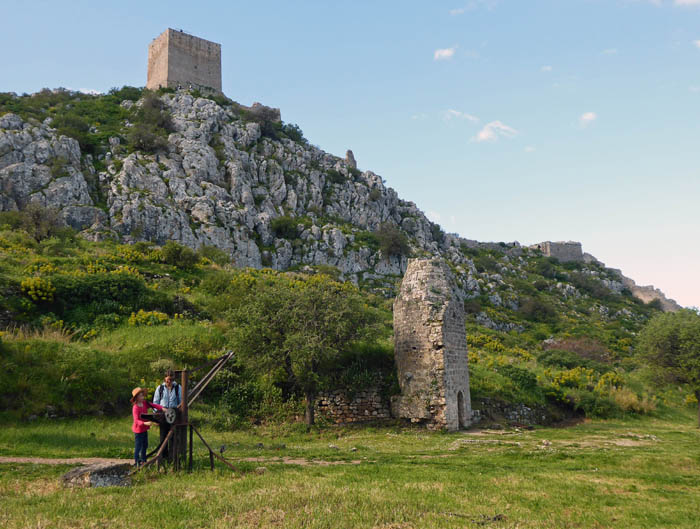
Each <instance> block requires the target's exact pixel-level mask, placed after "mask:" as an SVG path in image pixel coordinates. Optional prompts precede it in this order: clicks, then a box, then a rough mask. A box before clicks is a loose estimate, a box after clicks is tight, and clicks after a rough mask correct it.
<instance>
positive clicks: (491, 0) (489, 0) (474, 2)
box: [449, 0, 498, 17]
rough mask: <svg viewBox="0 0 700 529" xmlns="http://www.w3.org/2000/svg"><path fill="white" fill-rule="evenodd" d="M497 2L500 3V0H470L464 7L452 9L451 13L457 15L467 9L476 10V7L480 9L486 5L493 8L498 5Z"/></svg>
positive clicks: (487, 7)
mask: <svg viewBox="0 0 700 529" xmlns="http://www.w3.org/2000/svg"><path fill="white" fill-rule="evenodd" d="M496 4H498V0H470V1H469V2H467V3H466V4H465V5H463V6H462V7H456V8H454V9H450V11H449V13H450V16H453V17H454V16H457V15H463V14H464V13H466V12H467V11H474V10H475V9H479V8H480V7H485V8H486V9H493V8H494V7H496Z"/></svg>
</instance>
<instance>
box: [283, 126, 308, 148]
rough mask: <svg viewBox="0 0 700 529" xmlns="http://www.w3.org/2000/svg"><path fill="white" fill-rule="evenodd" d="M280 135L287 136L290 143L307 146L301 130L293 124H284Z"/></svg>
mask: <svg viewBox="0 0 700 529" xmlns="http://www.w3.org/2000/svg"><path fill="white" fill-rule="evenodd" d="M281 132H282V134H284V135H285V136H287V138H289V139H290V140H292V141H295V142H297V143H301V144H302V145H308V144H309V141H308V140H307V139H306V138H305V137H304V133H303V132H302V130H301V128H300V127H299V125H297V124H294V123H285V124H283V125H282V131H281Z"/></svg>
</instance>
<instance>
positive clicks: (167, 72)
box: [146, 28, 221, 94]
mask: <svg viewBox="0 0 700 529" xmlns="http://www.w3.org/2000/svg"><path fill="white" fill-rule="evenodd" d="M161 87H165V88H178V87H181V88H196V89H198V90H201V91H203V92H209V93H215V94H220V93H221V44H217V43H216V42H210V41H208V40H204V39H200V38H199V37H195V36H194V35H189V34H187V33H185V32H183V31H182V30H174V29H170V28H168V29H166V30H165V31H164V32H163V33H161V34H160V35H158V36H157V37H156V38H155V39H153V42H151V44H150V45H149V46H148V81H147V82H146V88H149V89H151V90H157V89H158V88H161Z"/></svg>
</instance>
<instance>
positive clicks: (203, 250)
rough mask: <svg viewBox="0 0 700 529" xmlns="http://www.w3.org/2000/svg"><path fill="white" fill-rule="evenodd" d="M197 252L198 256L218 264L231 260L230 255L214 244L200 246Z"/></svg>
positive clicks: (221, 264) (227, 262) (224, 263)
mask: <svg viewBox="0 0 700 529" xmlns="http://www.w3.org/2000/svg"><path fill="white" fill-rule="evenodd" d="M197 253H198V254H199V256H200V257H204V258H206V259H209V260H210V261H211V262H212V263H216V264H218V265H219V266H224V265H226V264H229V263H230V262H231V256H229V254H227V253H226V252H224V251H223V250H220V249H219V248H217V247H216V246H208V245H204V246H201V247H200V248H199V250H198V251H197Z"/></svg>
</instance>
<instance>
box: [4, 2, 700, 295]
mask: <svg viewBox="0 0 700 529" xmlns="http://www.w3.org/2000/svg"><path fill="white" fill-rule="evenodd" d="M2 13H3V31H2V32H0V47H1V48H0V49H2V50H3V54H2V56H1V58H0V72H2V74H0V91H14V92H18V93H22V92H34V91H36V90H39V89H41V88H42V87H52V88H53V87H57V86H64V87H69V88H73V89H82V90H99V91H105V90H108V89H109V88H110V87H113V86H121V85H124V84H129V85H137V86H143V85H144V84H145V80H146V58H147V46H148V43H149V42H150V41H151V39H153V38H154V37H156V36H157V35H158V34H159V33H161V32H162V31H163V30H164V29H165V28H167V27H173V28H182V29H184V30H185V31H188V32H190V33H193V34H196V35H198V36H201V37H204V38H207V39H210V40H213V41H216V42H220V43H221V44H222V46H223V51H222V66H223V83H224V92H225V93H226V95H228V96H229V97H231V98H232V99H234V100H237V101H239V102H241V103H244V104H250V103H252V102H254V101H260V102H262V103H264V104H267V105H271V106H276V107H280V108H281V110H282V117H283V119H284V120H285V121H288V122H292V123H298V124H299V125H300V126H301V128H302V129H303V130H304V133H305V135H306V136H307V138H309V140H310V141H311V142H312V143H314V144H317V145H319V146H321V147H322V148H323V149H325V150H327V151H329V152H332V153H334V154H337V155H344V153H345V150H346V149H348V148H351V149H352V150H353V151H354V153H355V157H356V158H357V161H358V164H359V166H360V168H361V169H371V170H373V171H375V172H377V173H379V174H381V175H382V176H383V177H384V178H385V179H386V181H387V184H388V185H390V186H392V187H394V188H395V189H396V190H397V191H398V192H399V195H400V196H401V197H402V198H404V199H406V200H412V201H414V202H416V204H417V205H418V206H419V207H420V208H421V209H423V210H424V211H425V212H426V213H428V215H429V216H430V217H431V218H432V219H433V220H436V221H437V222H439V223H440V224H441V225H442V226H443V228H444V229H445V230H446V231H450V232H457V233H459V234H461V235H462V236H465V237H468V238H471V239H478V240H485V241H486V240H492V241H513V240H517V241H519V242H521V243H523V244H525V243H534V242H539V241H541V240H578V241H581V242H582V243H583V245H584V250H585V251H588V252H590V253H592V254H593V255H595V256H596V257H598V258H599V259H601V260H602V261H604V262H605V263H606V264H607V265H608V266H612V267H616V268H621V269H622V270H623V272H625V273H626V274H627V275H628V276H630V277H632V278H633V279H635V280H636V281H637V282H638V283H640V284H654V285H655V286H657V287H659V288H661V289H662V290H664V291H665V292H666V293H667V294H668V295H669V296H671V297H673V298H675V299H676V300H677V301H679V302H680V303H681V304H683V305H694V306H700V281H698V279H697V271H698V270H700V244H699V243H698V239H699V237H698V236H699V235H700V234H699V228H700V213H699V208H698V204H697V202H698V198H699V197H700V163H699V162H700V160H699V158H700V156H699V153H700V148H699V147H700V0H657V1H652V0H636V1H635V0H527V1H526V0H454V1H450V2H446V1H442V0H433V1H427V0H422V1H419V0H414V1H402V2H393V1H382V2H380V1H377V0H375V1H363V0H358V1H355V2H333V1H330V0H326V1H298V2H283V1H263V0H259V1H257V2H250V1H246V2H238V1H229V2H207V1H200V2H192V1H188V2H181V1H173V0H171V1H167V2H165V1H148V2H143V1H142V2H132V1H130V0H122V1H120V2H111V3H107V2H94V1H90V2H88V1H73V2H53V1H52V2H48V1H44V2H39V1H29V0H24V1H21V2H20V1H9V0H2Z"/></svg>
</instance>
